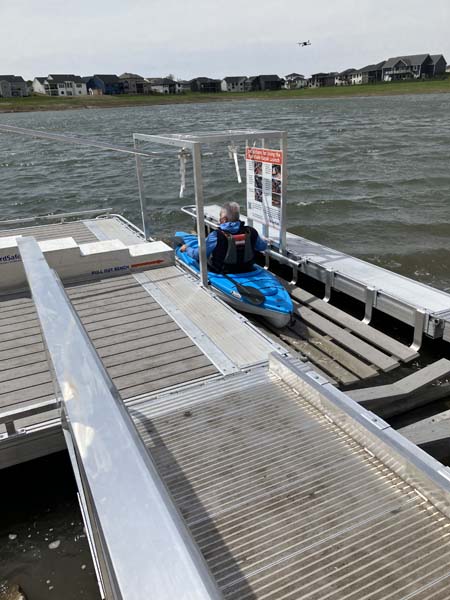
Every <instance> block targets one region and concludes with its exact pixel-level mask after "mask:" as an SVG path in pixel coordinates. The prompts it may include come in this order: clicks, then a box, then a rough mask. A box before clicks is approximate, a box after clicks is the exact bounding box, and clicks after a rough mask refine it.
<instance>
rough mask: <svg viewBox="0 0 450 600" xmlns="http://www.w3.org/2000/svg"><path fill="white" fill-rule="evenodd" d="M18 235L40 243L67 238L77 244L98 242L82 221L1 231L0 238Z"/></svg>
mask: <svg viewBox="0 0 450 600" xmlns="http://www.w3.org/2000/svg"><path fill="white" fill-rule="evenodd" d="M16 235H22V236H33V237H34V238H35V239H36V240H37V241H38V242H41V241H43V240H56V239H59V238H67V237H72V238H73V239H74V240H75V242H76V243H77V244H85V243H88V242H97V241H98V238H97V237H96V236H95V235H94V233H93V232H92V231H91V230H90V229H89V228H88V227H86V225H85V224H84V223H82V222H81V221H67V222H66V223H56V224H51V225H38V226H35V227H21V228H18V229H2V230H1V231H0V238H2V237H13V236H16Z"/></svg>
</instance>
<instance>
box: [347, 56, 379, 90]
mask: <svg viewBox="0 0 450 600" xmlns="http://www.w3.org/2000/svg"><path fill="white" fill-rule="evenodd" d="M384 64H385V61H384V60H383V61H381V62H379V63H377V64H375V65H367V66H366V67H363V68H362V69H357V70H355V71H353V73H351V74H350V83H351V84H352V85H361V84H365V83H377V82H378V81H381V80H382V79H383V66H384Z"/></svg>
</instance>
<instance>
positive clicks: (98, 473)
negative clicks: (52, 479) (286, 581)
mask: <svg viewBox="0 0 450 600" xmlns="http://www.w3.org/2000/svg"><path fill="white" fill-rule="evenodd" d="M18 246H19V252H20V254H21V257H22V261H23V265H24V268H25V272H26V276H27V279H28V283H29V286H30V290H31V293H32V297H33V301H34V303H35V307H36V311H37V314H38V317H39V321H40V324H41V328H42V333H43V338H44V341H45V344H46V347H47V350H48V352H49V356H50V358H51V363H52V364H51V367H52V369H53V373H54V378H55V387H56V393H57V395H59V396H60V398H61V408H62V413H63V427H64V436H65V438H66V442H67V443H68V447H69V453H70V456H71V460H72V464H73V467H74V470H75V473H76V477H77V480H78V482H80V484H81V487H82V489H81V490H80V495H81V496H82V498H83V499H84V502H85V504H84V505H83V509H85V510H86V513H87V515H88V517H89V518H88V525H94V526H92V527H89V526H88V530H89V531H90V532H91V534H92V537H93V541H94V546H95V549H96V551H97V556H96V558H97V559H98V566H99V568H100V572H101V579H102V584H103V589H104V591H105V594H106V597H107V598H113V599H117V600H119V599H120V600H140V599H142V600H144V599H145V600H147V599H148V598H154V599H155V600H156V599H157V600H174V599H175V598H179V599H186V600H211V599H214V600H215V599H217V600H218V599H220V598H222V596H221V594H220V592H219V590H218V588H217V586H216V583H215V581H214V579H213V577H212V575H211V574H210V572H209V570H208V567H207V565H206V563H205V561H204V559H203V557H202V555H201V553H200V551H199V549H198V548H197V546H196V544H195V543H194V541H193V539H192V537H191V535H190V533H189V531H188V529H187V528H186V526H185V524H184V522H183V519H182V517H181V515H180V514H179V512H178V510H177V508H176V507H175V505H174V503H173V501H172V499H171V497H170V495H169V492H168V491H167V489H166V487H165V484H164V482H163V481H162V479H161V478H160V476H159V474H158V471H157V469H156V466H155V464H154V462H153V460H152V458H151V456H150V455H149V453H148V452H147V449H146V447H145V446H144V444H143V442H142V440H141V438H140V436H139V434H138V432H137V430H136V427H135V425H134V423H133V421H132V419H131V417H130V415H129V413H128V411H127V409H126V408H125V406H124V405H123V402H122V400H121V398H120V396H119V393H118V391H117V388H116V387H115V385H114V383H113V382H112V380H111V379H110V377H109V375H108V373H107V371H106V369H105V368H104V366H103V364H102V362H101V360H100V358H99V356H98V354H97V352H96V351H95V348H94V346H93V345H92V342H91V341H90V339H89V337H88V335H87V333H86V331H85V329H84V328H83V325H82V324H81V322H80V320H79V317H78V315H77V314H76V312H75V310H74V309H73V307H72V305H71V303H70V301H69V299H68V297H67V295H66V293H65V291H64V288H63V286H62V284H61V281H60V279H59V277H58V275H57V274H56V273H55V272H54V271H53V270H51V269H50V267H49V265H48V263H47V261H46V259H45V257H44V255H43V253H42V251H41V249H40V247H39V245H38V243H37V242H36V240H35V239H34V238H31V237H22V238H19V239H18ZM56 384H57V385H56Z"/></svg>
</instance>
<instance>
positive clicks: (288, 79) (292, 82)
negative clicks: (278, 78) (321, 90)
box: [284, 73, 308, 90]
mask: <svg viewBox="0 0 450 600" xmlns="http://www.w3.org/2000/svg"><path fill="white" fill-rule="evenodd" d="M284 80H285V84H284V87H285V88H287V89H288V90H298V89H300V88H304V87H306V86H307V84H308V83H307V80H306V78H305V76H304V75H301V74H300V73H289V75H286V76H285V78H284Z"/></svg>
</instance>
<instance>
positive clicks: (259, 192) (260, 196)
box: [255, 188, 263, 202]
mask: <svg viewBox="0 0 450 600" xmlns="http://www.w3.org/2000/svg"><path fill="white" fill-rule="evenodd" d="M255 200H256V202H262V201H263V193H262V190H260V189H258V188H256V189H255Z"/></svg>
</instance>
